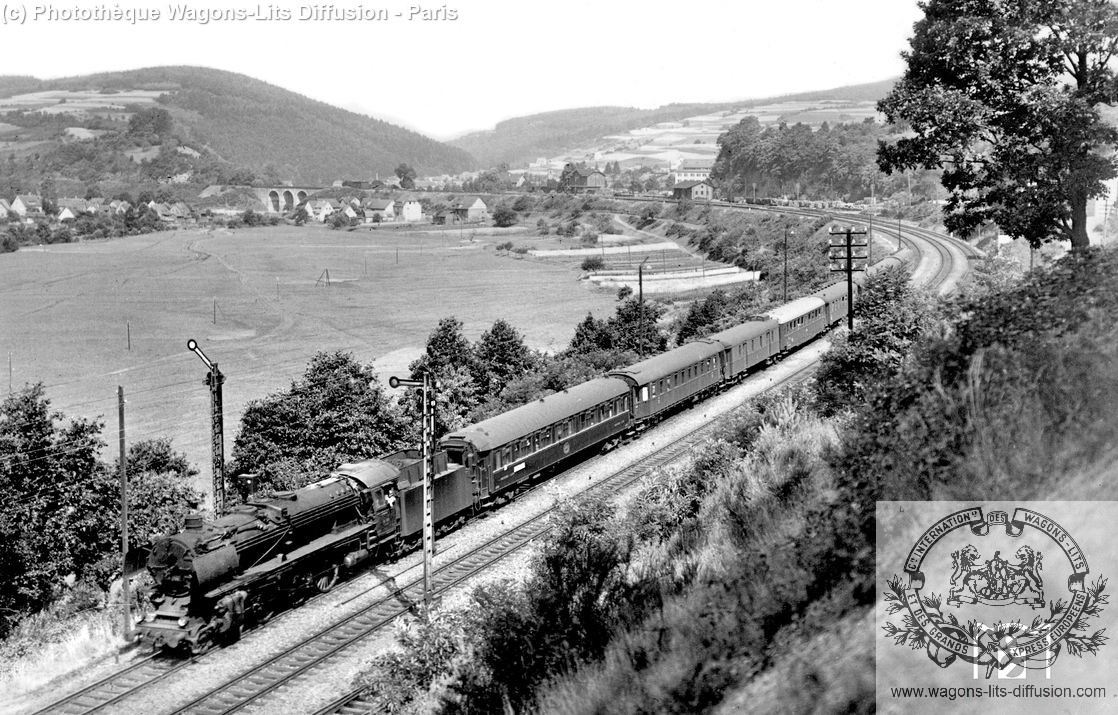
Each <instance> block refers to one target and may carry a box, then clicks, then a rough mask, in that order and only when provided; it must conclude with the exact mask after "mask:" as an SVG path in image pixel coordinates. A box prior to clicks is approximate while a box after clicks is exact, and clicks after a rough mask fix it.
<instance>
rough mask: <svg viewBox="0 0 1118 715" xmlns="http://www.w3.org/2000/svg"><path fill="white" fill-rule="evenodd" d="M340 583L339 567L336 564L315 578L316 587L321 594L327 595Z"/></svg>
mask: <svg viewBox="0 0 1118 715" xmlns="http://www.w3.org/2000/svg"><path fill="white" fill-rule="evenodd" d="M337 582H338V565H337V564H334V565H333V566H330V567H329V568H327V569H326V570H325V571H322V572H320V573H319V574H317V575H316V576H315V577H314V587H315V588H316V589H317V590H318V592H319V593H326V592H327V591H329V590H330V589H332V588H334V584H335V583H337Z"/></svg>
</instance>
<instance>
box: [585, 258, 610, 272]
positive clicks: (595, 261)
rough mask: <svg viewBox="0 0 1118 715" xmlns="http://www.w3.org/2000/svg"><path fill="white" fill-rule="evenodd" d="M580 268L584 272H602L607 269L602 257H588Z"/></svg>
mask: <svg viewBox="0 0 1118 715" xmlns="http://www.w3.org/2000/svg"><path fill="white" fill-rule="evenodd" d="M580 267H581V268H582V270H584V271H600V270H602V269H603V268H605V267H606V262H605V261H604V260H603V259H602V257H601V256H587V257H586V258H584V259H582V265H581V266H580Z"/></svg>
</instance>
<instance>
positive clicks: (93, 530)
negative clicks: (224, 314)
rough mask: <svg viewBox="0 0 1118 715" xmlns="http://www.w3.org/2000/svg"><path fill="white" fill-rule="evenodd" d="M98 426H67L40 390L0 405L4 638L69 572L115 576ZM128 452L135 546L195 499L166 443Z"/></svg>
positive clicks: (113, 475) (111, 498)
mask: <svg viewBox="0 0 1118 715" xmlns="http://www.w3.org/2000/svg"><path fill="white" fill-rule="evenodd" d="M101 429H102V424H101V423H100V422H98V421H91V420H84V419H74V420H70V421H69V422H65V417H64V416H63V415H62V413H60V412H57V411H55V410H52V409H51V407H50V401H49V400H48V399H47V398H46V394H45V391H44V389H43V386H42V385H41V384H38V385H33V386H29V387H27V388H25V389H23V390H21V391H19V392H15V393H13V394H11V395H9V396H8V397H7V398H5V399H4V401H3V402H2V403H0V490H2V491H3V493H4V494H5V495H6V498H5V500H4V503H3V504H2V505H0V573H3V574H4V578H3V579H0V636H2V635H3V634H4V633H6V632H7V631H8V630H9V629H10V627H11V626H12V625H13V624H14V623H15V622H16V621H17V620H18V619H19V618H20V617H21V615H22V614H26V613H31V612H34V611H37V610H39V609H40V608H42V607H43V606H45V605H47V604H48V603H50V602H51V600H53V599H54V598H55V597H56V595H57V594H58V593H60V591H61V586H62V583H63V580H64V578H65V577H66V576H68V575H71V574H72V575H74V576H75V577H77V578H78V579H79V580H85V581H92V582H93V583H94V584H96V585H98V586H101V587H104V586H105V585H107V583H108V582H109V580H111V579H112V578H113V577H114V576H116V575H119V572H120V566H121V563H120V556H119V551H118V549H119V543H120V542H119V533H120V532H119V529H118V526H117V519H118V518H119V514H120V482H119V473H118V472H117V471H116V470H115V469H113V468H109V467H106V466H105V465H104V464H102V463H101V462H99V461H98V459H97V455H98V453H99V452H100V450H101V449H102V448H103V447H104V442H103V441H102V440H101ZM130 454H132V455H133V456H134V458H135V464H134V465H133V466H132V467H130V469H129V474H130V486H132V489H131V491H130V494H129V500H128V501H129V512H130V513H129V528H130V530H132V533H133V536H134V539H135V541H136V543H140V542H142V541H144V540H146V539H147V538H150V536H151V535H152V534H153V533H154V532H155V531H158V530H173V529H175V528H177V527H178V526H179V525H181V519H180V518H179V517H180V515H181V514H183V513H185V510H186V509H187V508H189V507H190V506H191V504H194V503H197V501H198V500H199V498H200V495H199V494H198V493H197V491H195V490H194V488H193V487H192V486H191V484H190V481H189V479H190V477H191V476H192V475H193V474H195V473H196V472H195V471H194V470H193V469H192V468H191V467H190V466H189V465H187V464H186V461H185V458H184V457H183V456H182V455H176V454H174V453H173V452H172V451H171V450H170V442H169V441H168V442H166V443H163V442H161V441H156V442H148V443H144V442H141V443H137V444H134V445H133V446H132V447H131V448H130ZM131 475H134V476H131Z"/></svg>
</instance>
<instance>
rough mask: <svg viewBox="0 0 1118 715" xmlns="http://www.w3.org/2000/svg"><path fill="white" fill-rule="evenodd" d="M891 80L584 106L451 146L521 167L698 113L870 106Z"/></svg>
mask: <svg viewBox="0 0 1118 715" xmlns="http://www.w3.org/2000/svg"><path fill="white" fill-rule="evenodd" d="M892 85H893V80H891V79H890V80H885V81H882V82H873V83H870V84H862V85H855V86H850V87H837V88H835V89H828V90H823V91H818V92H805V93H802V94H790V95H786V96H781V97H771V98H766V99H751V100H743V101H737V102H722V103H716V104H715V103H711V104H697V103H693V104H668V105H664V106H662V107H657V108H655V109H638V108H635V107H582V108H579V109H564V110H559V111H554V112H544V113H542V114H532V115H529V116H526V117H515V118H513V119H508V120H506V121H503V122H500V123H498V124H497V126H496V127H494V128H493V129H491V130H488V131H483V132H473V133H470V134H467V135H465V136H462V137H459V138H458V139H455V140H453V141H451V142H450V144H452V145H453V146H456V147H459V148H461V149H464V150H466V151H468V152H469V153H470V154H471V155H473V156H474V157H476V158H477V160H478V162H479V165H480V166H483V167H487V166H497V165H498V164H501V163H508V164H510V165H514V166H515V165H519V164H523V163H526V162H529V161H532V160H534V159H536V158H538V157H542V156H554V155H555V154H559V153H563V152H566V151H571V150H573V149H576V148H580V147H584V146H585V145H587V144H591V143H593V142H595V141H597V140H599V139H601V138H603V137H605V136H608V135H611V134H620V133H624V132H627V131H629V130H631V129H638V128H641V127H648V126H652V125H654V124H657V123H660V122H674V121H679V120H682V119H686V118H688V117H693V116H696V115H699V114H711V113H714V112H721V111H725V110H730V109H748V108H749V107H757V106H761V105H766V104H771V103H792V102H833V101H845V102H873V101H877V100H878V99H880V98H881V97H883V96H885V94H886V93H887V92H888V91H889V88H890V87H892ZM731 91H732V90H731Z"/></svg>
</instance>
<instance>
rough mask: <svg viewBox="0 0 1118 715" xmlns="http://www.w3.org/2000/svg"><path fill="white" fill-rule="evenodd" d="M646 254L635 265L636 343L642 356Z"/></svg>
mask: <svg viewBox="0 0 1118 715" xmlns="http://www.w3.org/2000/svg"><path fill="white" fill-rule="evenodd" d="M648 258H649V257H648V256H645V257H644V260H643V261H641V264H640V265H639V266H637V305H638V307H639V309H640V322H639V323H638V325H637V330H638V331H639V332H638V333H637V345H639V346H640V347H639V348H638V351H639V353H638V354H639V355H640V356H641V357H644V264H645V262H646V261H647V260H648Z"/></svg>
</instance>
